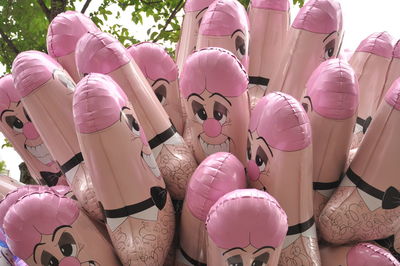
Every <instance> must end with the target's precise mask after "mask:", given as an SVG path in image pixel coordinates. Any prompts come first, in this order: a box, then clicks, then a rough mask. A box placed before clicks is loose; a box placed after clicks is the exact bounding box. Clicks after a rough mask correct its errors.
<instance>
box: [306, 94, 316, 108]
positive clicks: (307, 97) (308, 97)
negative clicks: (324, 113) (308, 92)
mask: <svg viewBox="0 0 400 266" xmlns="http://www.w3.org/2000/svg"><path fill="white" fill-rule="evenodd" d="M304 99H308V100H309V101H310V104H311V110H314V108H313V106H312V101H311V98H310V96H304Z"/></svg>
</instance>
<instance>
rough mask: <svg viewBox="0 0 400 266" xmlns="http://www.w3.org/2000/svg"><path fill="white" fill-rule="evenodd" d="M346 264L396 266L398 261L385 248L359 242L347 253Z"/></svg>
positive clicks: (352, 265) (356, 265)
mask: <svg viewBox="0 0 400 266" xmlns="http://www.w3.org/2000/svg"><path fill="white" fill-rule="evenodd" d="M347 265H351V266H376V265H379V266H398V265H399V262H398V261H397V260H396V259H395V258H394V257H393V255H392V254H390V252H388V251H387V250H385V249H383V248H380V247H378V246H375V245H373V244H370V243H360V244H358V245H356V246H354V247H352V248H351V249H350V251H349V252H348V253H347Z"/></svg>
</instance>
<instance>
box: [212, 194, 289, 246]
mask: <svg viewBox="0 0 400 266" xmlns="http://www.w3.org/2000/svg"><path fill="white" fill-rule="evenodd" d="M206 228H207V232H208V236H209V237H210V238H211V239H212V240H213V241H214V243H215V244H216V245H217V246H218V247H219V248H223V249H229V248H233V247H242V248H245V247H247V246H248V245H252V246H253V247H255V248H261V247H263V246H271V247H274V248H277V247H279V246H280V245H281V244H282V242H283V240H284V238H285V236H286V233H287V230H288V222H287V216H286V213H285V212H284V210H283V209H282V208H281V207H280V205H279V203H278V202H277V201H276V199H274V198H273V197H272V196H271V195H269V194H268V193H266V192H264V191H261V190H258V189H237V190H235V191H232V192H229V193H227V194H225V195H224V196H223V197H221V198H220V199H219V200H218V201H217V202H216V203H215V204H214V205H213V206H212V207H211V209H210V212H209V213H208V217H207V222H206Z"/></svg>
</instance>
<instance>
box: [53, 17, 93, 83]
mask: <svg viewBox="0 0 400 266" xmlns="http://www.w3.org/2000/svg"><path fill="white" fill-rule="evenodd" d="M97 31H100V30H99V28H97V26H96V25H95V24H94V23H93V21H92V20H90V18H88V17H87V16H85V15H84V14H82V13H80V12H77V11H67V12H63V13H60V14H58V15H57V16H56V17H55V18H54V19H53V20H52V21H51V23H50V25H49V28H48V31H47V40H46V41H47V51H48V53H49V55H50V56H51V57H53V58H54V59H56V60H57V62H58V63H60V65H62V67H63V68H64V69H65V70H66V71H67V72H68V73H69V74H70V75H71V77H72V79H73V80H74V81H75V82H79V80H80V79H81V78H80V77H79V74H78V70H77V68H76V62H75V48H76V44H77V42H78V41H79V39H80V38H81V37H82V36H83V35H84V34H85V33H86V32H97Z"/></svg>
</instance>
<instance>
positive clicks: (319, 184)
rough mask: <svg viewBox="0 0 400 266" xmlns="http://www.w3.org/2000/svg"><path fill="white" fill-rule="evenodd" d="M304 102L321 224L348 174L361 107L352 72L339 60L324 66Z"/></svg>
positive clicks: (316, 73) (316, 213)
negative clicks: (351, 148) (325, 211)
mask: <svg viewBox="0 0 400 266" xmlns="http://www.w3.org/2000/svg"><path fill="white" fill-rule="evenodd" d="M302 102H303V107H304V109H305V110H306V112H307V114H308V117H309V119H310V124H311V129H312V144H313V167H314V171H313V187H314V200H313V202H314V216H315V218H316V221H318V217H319V214H320V212H321V211H322V209H323V208H324V206H325V204H326V202H327V201H328V199H329V198H330V196H331V195H332V193H333V191H334V190H335V189H336V187H338V186H339V184H340V180H339V178H340V177H341V176H342V173H343V172H344V171H345V164H346V158H347V155H348V153H349V148H350V144H351V139H352V135H353V128H354V124H355V121H356V117H357V107H358V83H357V77H356V76H355V73H354V71H353V69H352V68H351V67H350V65H349V64H348V63H347V62H346V61H344V60H340V59H330V60H327V61H325V62H323V63H322V64H321V65H320V66H319V67H318V68H317V69H316V70H315V71H314V72H313V74H312V75H311V78H310V80H309V82H308V83H307V90H306V93H305V96H304V97H303V99H302Z"/></svg>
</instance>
